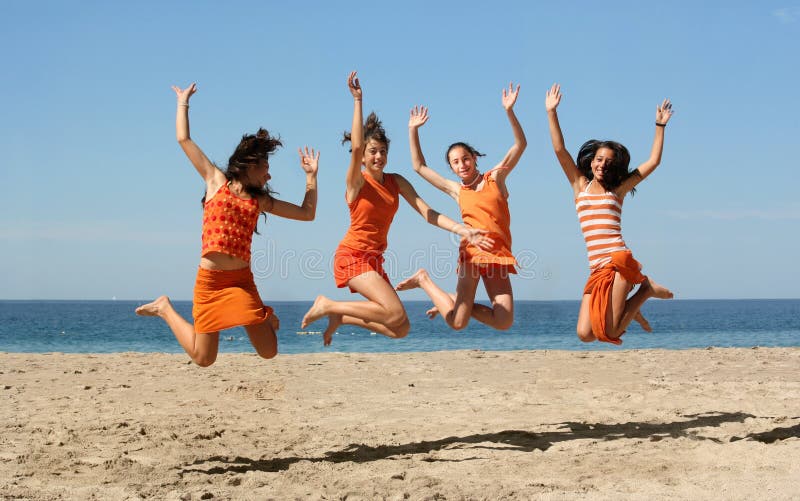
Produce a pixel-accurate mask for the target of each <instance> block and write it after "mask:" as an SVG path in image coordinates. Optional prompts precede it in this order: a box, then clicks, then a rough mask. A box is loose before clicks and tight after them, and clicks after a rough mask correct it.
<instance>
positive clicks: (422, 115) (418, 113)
mask: <svg viewBox="0 0 800 501" xmlns="http://www.w3.org/2000/svg"><path fill="white" fill-rule="evenodd" d="M427 121H428V108H426V107H424V106H414V107H413V108H411V116H410V117H409V119H408V128H409V129H416V128H419V127H422V126H423V125H425V122H427Z"/></svg>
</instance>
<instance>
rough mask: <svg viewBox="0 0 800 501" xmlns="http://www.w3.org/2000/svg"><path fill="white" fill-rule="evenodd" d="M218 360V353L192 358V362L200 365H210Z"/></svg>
mask: <svg viewBox="0 0 800 501" xmlns="http://www.w3.org/2000/svg"><path fill="white" fill-rule="evenodd" d="M216 361H217V355H202V356H197V357H193V358H192V362H194V363H195V364H196V365H199V366H200V367H209V366H211V365H213V364H214V362H216Z"/></svg>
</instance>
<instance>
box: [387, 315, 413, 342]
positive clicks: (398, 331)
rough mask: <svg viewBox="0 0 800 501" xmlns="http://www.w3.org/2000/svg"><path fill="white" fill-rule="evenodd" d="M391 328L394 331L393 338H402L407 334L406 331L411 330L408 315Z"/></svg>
mask: <svg viewBox="0 0 800 501" xmlns="http://www.w3.org/2000/svg"><path fill="white" fill-rule="evenodd" d="M404 317H405V316H404ZM391 329H392V332H393V333H394V338H395V339H402V338H404V337H406V336H408V333H409V331H410V330H411V322H409V321H408V317H405V318H404V319H403V321H402V322H400V323H399V324H395V325H393V326H392V327H391Z"/></svg>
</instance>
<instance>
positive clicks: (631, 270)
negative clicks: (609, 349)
mask: <svg viewBox="0 0 800 501" xmlns="http://www.w3.org/2000/svg"><path fill="white" fill-rule="evenodd" d="M641 269H642V265H641V264H639V262H638V261H637V260H635V259H634V258H633V254H632V253H631V251H629V250H628V251H618V252H612V253H611V262H609V263H608V264H606V265H605V266H603V267H602V268H599V269H596V270H594V271H593V272H592V274H591V275H589V280H587V281H586V287H584V288H583V293H584V294H591V295H592V298H591V300H590V301H589V311H590V313H589V316H590V318H591V320H592V333H593V334H594V337H596V338H597V340H598V341H604V342H606V343H613V344H622V340H621V339H619V338H617V339H612V338H610V337H608V335H606V312H607V311H608V308H609V304H608V301H609V299H610V298H611V287H612V286H613V285H614V276H615V274H616V273H617V272H619V274H620V275H622V277H623V278H625V280H627V281H628V282H630V283H632V284H640V283H642V282H644V281H645V279H646V278H647V277H645V276H644V275H642V273H641Z"/></svg>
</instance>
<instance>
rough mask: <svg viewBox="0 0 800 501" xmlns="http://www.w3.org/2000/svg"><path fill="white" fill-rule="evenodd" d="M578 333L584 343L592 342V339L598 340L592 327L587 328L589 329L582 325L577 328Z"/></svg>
mask: <svg viewBox="0 0 800 501" xmlns="http://www.w3.org/2000/svg"><path fill="white" fill-rule="evenodd" d="M576 333H577V334H578V339H580V340H581V341H583V342H584V343H591V342H592V341H596V340H597V338H596V337H594V333H593V332H592V329H588V330H587V329H582V328H581V327H578V328H577V329H576Z"/></svg>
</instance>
